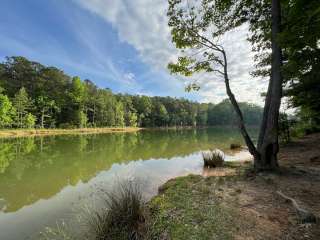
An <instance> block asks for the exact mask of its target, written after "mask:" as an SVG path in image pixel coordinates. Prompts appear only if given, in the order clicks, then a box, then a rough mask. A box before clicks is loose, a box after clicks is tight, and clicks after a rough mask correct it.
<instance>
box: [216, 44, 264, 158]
mask: <svg viewBox="0 0 320 240" xmlns="http://www.w3.org/2000/svg"><path fill="white" fill-rule="evenodd" d="M221 53H222V55H223V61H224V64H223V67H224V71H223V73H224V74H223V76H224V82H225V85H226V91H227V95H228V97H229V100H230V102H231V104H232V106H233V108H234V110H235V112H236V116H237V118H238V125H239V129H240V132H241V135H242V137H243V138H244V140H245V142H246V145H247V146H248V150H249V152H250V153H251V155H253V156H254V159H258V158H259V153H258V151H257V149H256V147H255V145H254V143H253V142H252V140H251V138H250V136H249V134H248V132H247V129H246V127H245V123H244V119H243V114H242V112H241V110H240V107H239V104H238V102H237V100H236V98H235V96H234V94H233V93H232V91H231V88H230V83H229V77H228V61H227V56H226V53H225V51H224V50H222V51H221Z"/></svg>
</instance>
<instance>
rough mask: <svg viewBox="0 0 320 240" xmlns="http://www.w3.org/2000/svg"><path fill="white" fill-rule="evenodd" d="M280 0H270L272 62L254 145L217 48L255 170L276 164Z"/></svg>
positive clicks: (271, 167)
mask: <svg viewBox="0 0 320 240" xmlns="http://www.w3.org/2000/svg"><path fill="white" fill-rule="evenodd" d="M280 12H281V9H280V0H272V38H271V41H272V63H271V78H270V81H269V86H268V92H267V97H266V100H265V106H264V112H263V118H262V123H261V129H260V134H259V139H258V146H257V148H256V147H255V145H254V144H253V142H252V140H251V138H250V136H249V134H248V132H247V130H246V127H245V124H244V120H243V115H242V112H241V110H240V108H239V105H238V103H237V101H236V99H235V97H234V95H233V93H232V91H231V89H230V85H229V78H228V69H227V66H228V65H227V57H226V53H225V51H224V50H221V51H220V52H221V53H222V55H223V58H224V64H223V66H224V73H223V75H224V80H225V85H226V90H227V94H228V96H229V99H230V101H231V104H232V105H233V108H234V110H235V112H236V115H237V117H238V124H239V128H240V132H241V134H242V136H243V138H244V140H245V142H246V144H247V146H248V149H249V152H250V153H251V154H252V155H253V157H254V168H255V170H256V171H263V170H274V169H276V168H278V160H277V154H278V151H279V144H278V118H279V109H280V103H281V97H282V76H281V65H282V54H281V48H280V46H279V45H278V43H277V41H276V40H277V36H278V34H279V33H280V25H281V19H280V16H281V15H280V14H281V13H280Z"/></svg>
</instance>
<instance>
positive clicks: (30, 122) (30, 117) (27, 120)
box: [23, 113, 36, 128]
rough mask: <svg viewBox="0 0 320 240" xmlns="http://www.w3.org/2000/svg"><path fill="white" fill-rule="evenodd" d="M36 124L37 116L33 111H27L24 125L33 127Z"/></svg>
mask: <svg viewBox="0 0 320 240" xmlns="http://www.w3.org/2000/svg"><path fill="white" fill-rule="evenodd" d="M35 124H36V117H35V116H33V115H32V114H31V113H27V115H26V116H25V118H24V121H23V125H24V126H25V127H26V128H33V127H34V125H35Z"/></svg>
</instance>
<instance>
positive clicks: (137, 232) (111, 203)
mask: <svg viewBox="0 0 320 240" xmlns="http://www.w3.org/2000/svg"><path fill="white" fill-rule="evenodd" d="M98 194H99V199H100V200H101V201H97V202H95V203H94V205H95V206H99V207H89V206H86V207H85V208H83V209H81V210H80V213H79V214H78V215H77V220H78V221H77V223H76V225H75V226H73V225H74V224H73V223H72V222H67V223H66V222H64V221H62V222H61V223H60V222H59V223H57V224H56V226H54V227H47V228H46V229H45V231H44V232H41V233H40V239H41V240H80V239H81V240H143V239H147V238H146V236H147V227H146V226H147V225H146V221H145V216H146V208H145V207H146V204H145V201H144V199H143V196H142V192H141V189H140V187H139V186H138V185H137V184H136V183H134V182H132V181H129V180H126V181H123V182H121V183H118V184H116V187H115V188H114V189H113V190H111V191H99V193H98ZM79 234H81V235H79Z"/></svg>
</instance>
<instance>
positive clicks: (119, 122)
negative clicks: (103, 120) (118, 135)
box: [114, 102, 125, 127]
mask: <svg viewBox="0 0 320 240" xmlns="http://www.w3.org/2000/svg"><path fill="white" fill-rule="evenodd" d="M114 112H115V126H119V127H123V126H124V125H125V124H124V110H123V104H122V102H117V103H116V104H115V108H114Z"/></svg>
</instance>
